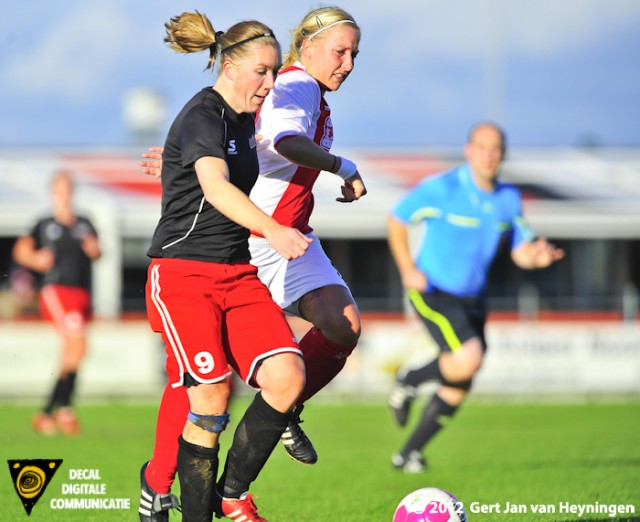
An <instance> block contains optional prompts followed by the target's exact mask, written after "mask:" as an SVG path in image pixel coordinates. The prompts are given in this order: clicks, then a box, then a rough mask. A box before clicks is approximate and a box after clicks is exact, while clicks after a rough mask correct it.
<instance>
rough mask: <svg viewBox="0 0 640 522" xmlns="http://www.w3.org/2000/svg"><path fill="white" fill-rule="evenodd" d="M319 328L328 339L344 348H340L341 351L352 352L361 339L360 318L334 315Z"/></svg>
mask: <svg viewBox="0 0 640 522" xmlns="http://www.w3.org/2000/svg"><path fill="white" fill-rule="evenodd" d="M316 326H318V325H316ZM319 329H320V330H321V331H322V333H323V335H324V336H325V337H326V338H327V340H328V341H330V342H331V343H333V344H336V345H338V346H340V347H341V348H344V349H341V350H340V351H341V352H348V354H350V353H351V351H353V349H354V348H355V346H356V344H357V343H358V340H359V339H360V334H361V325H360V318H359V317H348V316H347V315H337V316H333V317H331V318H328V319H327V321H326V322H325V324H324V327H322V325H320V326H319ZM348 354H347V355H348Z"/></svg>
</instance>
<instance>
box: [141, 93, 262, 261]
mask: <svg viewBox="0 0 640 522" xmlns="http://www.w3.org/2000/svg"><path fill="white" fill-rule="evenodd" d="M207 156H212V157H216V158H221V159H224V160H225V161H226V162H227V165H228V167H229V176H230V177H229V179H230V181H231V183H233V184H234V185H235V186H236V187H238V188H239V189H240V190H242V192H244V193H245V194H247V195H249V192H250V191H251V188H252V187H253V185H254V184H255V182H256V179H257V177H258V169H259V166H258V156H257V153H256V140H255V127H254V121H253V116H252V115H250V114H245V113H242V114H238V113H237V112H235V111H234V110H233V109H231V107H229V105H228V104H227V103H226V102H225V101H224V99H223V98H222V96H220V95H219V94H218V93H217V92H215V91H214V90H213V89H212V88H211V87H207V88H205V89H202V90H201V91H200V92H198V93H197V94H196V95H195V96H194V97H193V98H192V99H191V100H190V101H189V102H188V103H187V104H186V105H185V107H184V108H183V109H182V111H180V113H179V114H178V116H177V117H176V119H175V121H174V122H173V124H172V125H171V128H170V129H169V134H168V136H167V140H166V142H165V145H164V152H163V153H162V214H161V216H160V221H159V222H158V226H157V227H156V230H155V233H154V235H153V240H152V243H151V247H150V248H149V250H148V252H147V255H148V256H149V257H165V258H166V257H169V258H180V259H191V260H195V261H209V262H216V263H237V262H246V261H248V260H249V258H250V255H249V247H248V238H249V230H247V229H246V228H244V227H242V226H240V225H238V224H237V223H235V222H234V221H232V220H230V219H229V218H227V217H226V216H225V215H223V214H222V213H220V212H219V211H218V210H217V209H216V208H214V207H213V206H212V205H210V204H209V203H208V202H207V201H206V200H205V197H204V192H203V191H202V188H201V187H200V183H199V182H198V177H197V175H196V171H195V167H194V165H195V162H196V160H198V159H199V158H202V157H207Z"/></svg>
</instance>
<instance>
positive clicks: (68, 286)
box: [13, 172, 100, 435]
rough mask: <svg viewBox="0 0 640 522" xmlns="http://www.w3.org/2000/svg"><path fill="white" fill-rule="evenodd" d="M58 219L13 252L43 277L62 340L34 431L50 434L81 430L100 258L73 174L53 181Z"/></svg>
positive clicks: (45, 298)
mask: <svg viewBox="0 0 640 522" xmlns="http://www.w3.org/2000/svg"><path fill="white" fill-rule="evenodd" d="M51 199H52V204H53V214H52V215H51V216H49V217H46V218H43V219H41V220H39V221H38V222H37V223H36V225H35V226H34V227H33V229H32V230H31V233H30V234H29V235H26V236H22V237H20V238H18V240H17V241H16V243H15V245H14V247H13V258H14V260H15V261H16V263H18V264H20V265H22V266H23V267H25V268H28V269H29V270H33V271H34V272H37V273H39V274H41V275H42V278H41V283H40V284H41V288H40V294H39V304H40V311H41V314H42V316H43V317H44V318H45V319H47V320H48V321H50V322H51V323H52V324H53V325H54V327H55V328H56V330H57V331H58V333H59V334H60V336H61V337H62V351H61V358H60V367H59V369H58V372H57V373H58V379H57V381H56V382H55V385H54V387H53V390H52V392H51V395H50V397H49V399H48V401H47V403H46V404H45V406H44V408H43V409H42V411H41V412H40V413H38V414H37V415H36V416H35V417H34V418H33V428H34V429H35V430H36V431H37V432H39V433H42V434H44V435H53V434H54V433H56V431H58V430H60V431H61V432H63V433H64V434H66V435H76V434H77V433H78V431H79V429H80V427H79V423H78V419H77V418H76V415H75V413H74V411H73V409H72V399H73V395H74V390H75V384H76V377H77V374H78V370H79V368H80V364H81V362H82V360H83V359H84V356H85V353H86V351H87V340H86V335H85V328H86V325H87V321H88V320H89V318H90V310H91V291H90V288H91V263H92V261H95V260H96V259H98V258H99V257H100V244H99V242H98V235H97V233H96V230H95V228H94V227H93V225H92V224H91V222H90V221H89V220H88V219H87V218H86V217H83V216H78V215H77V214H76V213H75V211H74V208H73V182H72V179H71V176H70V175H69V173H67V172H60V173H58V174H57V175H56V176H55V177H54V178H53V180H52V182H51Z"/></svg>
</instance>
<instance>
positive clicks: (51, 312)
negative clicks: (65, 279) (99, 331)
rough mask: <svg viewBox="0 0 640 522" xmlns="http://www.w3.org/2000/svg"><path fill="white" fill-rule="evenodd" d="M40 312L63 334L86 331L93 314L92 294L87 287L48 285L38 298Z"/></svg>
mask: <svg viewBox="0 0 640 522" xmlns="http://www.w3.org/2000/svg"><path fill="white" fill-rule="evenodd" d="M38 301H39V303H40V313H41V314H42V317H44V318H45V319H46V320H47V321H50V322H52V323H53V325H54V326H55V327H56V328H57V329H58V331H59V332H60V333H61V334H63V335H81V334H83V333H84V330H85V328H86V325H87V322H88V321H89V318H90V314H91V295H90V294H89V291H88V290H87V289H86V288H77V287H73V286H63V285H46V286H44V287H42V290H40V296H39V298H38Z"/></svg>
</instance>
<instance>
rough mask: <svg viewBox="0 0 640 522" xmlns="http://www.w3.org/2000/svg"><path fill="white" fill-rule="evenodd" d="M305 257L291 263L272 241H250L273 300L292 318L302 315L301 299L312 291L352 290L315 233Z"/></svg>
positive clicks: (256, 239) (261, 274) (254, 260)
mask: <svg viewBox="0 0 640 522" xmlns="http://www.w3.org/2000/svg"><path fill="white" fill-rule="evenodd" d="M307 237H310V238H312V239H313V241H312V242H311V243H310V244H309V248H308V249H307V251H306V252H305V253H304V255H302V256H301V257H299V258H297V259H292V260H290V261H287V260H286V259H285V258H284V257H282V256H281V255H280V254H279V253H278V252H277V251H276V250H275V249H274V248H272V247H271V245H270V244H269V242H268V241H267V240H266V239H264V238H261V237H251V238H249V250H250V251H251V264H252V265H254V266H256V267H257V268H258V277H259V278H260V280H261V281H262V282H263V283H264V284H265V285H266V286H267V287H268V288H269V291H270V292H271V297H272V298H273V300H274V301H275V302H276V303H278V304H279V305H280V307H281V308H282V309H283V310H284V311H285V312H287V313H288V314H291V315H296V316H298V317H299V316H300V312H299V310H298V301H299V299H300V298H301V297H302V296H304V295H305V294H308V293H309V292H311V291H312V290H316V289H317V288H322V287H324V286H329V285H338V286H343V287H344V288H346V289H347V291H348V292H349V293H351V292H350V290H349V287H348V286H347V284H346V283H345V282H344V279H342V276H341V275H340V273H339V272H338V271H337V270H336V268H335V267H334V266H333V264H332V263H331V260H330V259H329V258H328V257H327V254H325V252H324V250H322V245H321V244H320V240H319V239H318V237H317V236H316V235H315V234H307Z"/></svg>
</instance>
